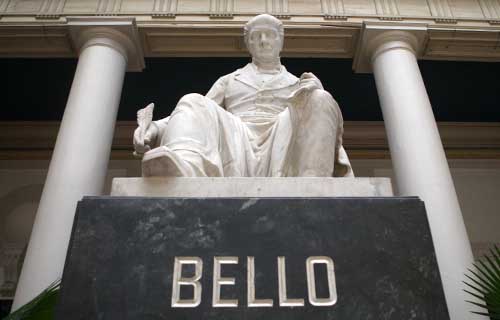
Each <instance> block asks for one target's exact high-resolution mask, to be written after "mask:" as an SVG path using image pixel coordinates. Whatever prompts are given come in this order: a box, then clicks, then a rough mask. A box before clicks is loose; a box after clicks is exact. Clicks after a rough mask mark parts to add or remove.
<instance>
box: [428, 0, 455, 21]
mask: <svg viewBox="0 0 500 320" xmlns="http://www.w3.org/2000/svg"><path fill="white" fill-rule="evenodd" d="M448 1H449V0H427V4H428V5H429V9H430V11H431V15H432V17H434V21H436V22H438V23H450V24H453V23H457V19H456V18H455V17H454V16H453V12H452V11H451V7H450V3H449V2H448Z"/></svg>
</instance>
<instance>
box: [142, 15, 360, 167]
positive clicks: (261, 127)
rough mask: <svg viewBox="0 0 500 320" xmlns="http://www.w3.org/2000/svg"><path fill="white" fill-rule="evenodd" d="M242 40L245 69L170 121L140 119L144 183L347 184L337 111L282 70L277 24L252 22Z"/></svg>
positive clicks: (312, 82) (318, 89)
mask: <svg viewBox="0 0 500 320" xmlns="http://www.w3.org/2000/svg"><path fill="white" fill-rule="evenodd" d="M244 37H245V43H246V45H247V47H248V50H249V51H250V53H251V55H252V62H251V63H249V64H247V65H246V66H245V67H243V68H241V69H238V70H236V71H235V72H233V73H231V74H228V75H225V76H223V77H221V78H220V79H219V80H217V82H215V84H214V85H213V86H212V88H211V89H210V91H209V92H208V93H207V94H206V95H205V96H202V95H199V94H188V95H186V96H184V97H183V98H182V99H181V100H180V101H179V103H178V104H177V106H176V108H175V110H174V111H173V112H172V114H171V115H170V117H167V118H165V119H162V120H159V121H148V120H147V118H148V117H150V116H151V111H152V110H150V109H149V110H143V111H142V112H143V113H147V114H146V115H145V116H144V115H143V117H145V119H146V120H145V121H143V122H144V123H143V124H142V125H140V126H139V128H137V130H136V131H135V133H134V147H135V150H136V153H138V154H144V156H143V160H142V172H143V176H185V177H206V176H209V177H299V176H313V177H331V176H339V177H347V176H353V173H352V169H351V165H350V163H349V159H348V158H347V154H346V153H345V150H344V148H343V147H342V133H343V120H342V114H341V112H340V109H339V107H338V105H337V103H336V102H335V100H334V99H333V98H332V96H331V95H330V94H329V93H328V92H326V91H324V90H323V86H322V84H321V82H320V81H319V79H318V78H316V77H315V76H314V75H313V74H312V73H304V74H302V76H301V77H300V78H297V77H296V76H294V75H292V74H290V73H289V72H288V71H287V70H286V69H285V67H284V66H282V65H281V62H280V51H281V49H282V47H283V40H284V28H283V25H282V23H281V21H279V20H278V19H276V18H275V17H273V16H271V15H268V14H262V15H259V16H256V17H254V18H252V19H251V20H250V21H249V22H248V23H247V24H246V26H245V30H244ZM149 108H152V107H149Z"/></svg>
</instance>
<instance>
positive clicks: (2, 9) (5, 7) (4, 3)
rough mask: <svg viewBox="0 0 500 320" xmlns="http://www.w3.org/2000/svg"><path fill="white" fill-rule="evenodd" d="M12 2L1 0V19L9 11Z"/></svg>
mask: <svg viewBox="0 0 500 320" xmlns="http://www.w3.org/2000/svg"><path fill="white" fill-rule="evenodd" d="M9 2H10V0H0V17H1V15H2V13H3V12H5V11H7V7H8V6H9Z"/></svg>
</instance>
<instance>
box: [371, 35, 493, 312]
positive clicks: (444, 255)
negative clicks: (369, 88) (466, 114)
mask: <svg viewBox="0 0 500 320" xmlns="http://www.w3.org/2000/svg"><path fill="white" fill-rule="evenodd" d="M416 47H417V39H416V38H415V37H414V36H413V35H412V34H410V33H407V32H402V31H386V32H384V33H382V34H381V35H379V36H378V37H376V38H375V39H374V40H373V47H372V48H373V50H372V51H371V62H372V67H373V72H374V75H375V81H376V84H377V90H378V94H379V99H380V104H381V107H382V113H383V116H384V123H385V127H386V130H387V138H388V140H389V147H390V151H391V158H392V164H393V167H394V175H395V178H396V184H397V190H398V194H399V195H402V196H419V197H420V198H421V199H422V200H423V201H424V202H425V207H426V210H427V216H428V219H429V224H430V228H431V233H432V238H433V241H434V247H435V250H436V255H437V260H438V265H439V270H440V273H441V280H442V282H443V286H444V292H445V296H446V301H447V305H448V310H449V312H450V317H451V319H452V320H458V319H468V320H470V319H485V318H484V317H481V316H476V315H474V314H472V313H470V310H472V309H474V307H473V306H472V305H470V304H468V303H466V302H465V300H471V296H469V295H468V294H466V293H464V291H463V289H464V285H463V283H462V281H463V280H465V278H464V273H465V272H466V270H467V268H470V267H471V265H472V262H473V256H472V251H471V247H470V242H469V239H468V236H467V232H466V229H465V225H464V221H463V218H462V213H461V210H460V206H459V203H458V199H457V195H456V192H455V187H454V185H453V181H452V178H451V174H450V170H449V167H448V162H447V160H446V155H445V153H444V149H443V145H442V143H441V139H440V136H439V132H438V129H437V125H436V121H435V119H434V114H433V112H432V108H431V104H430V101H429V97H428V96H427V91H426V89H425V86H424V82H423V80H422V76H421V74H420V70H419V67H418V64H417V58H416Z"/></svg>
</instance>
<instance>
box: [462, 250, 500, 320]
mask: <svg viewBox="0 0 500 320" xmlns="http://www.w3.org/2000/svg"><path fill="white" fill-rule="evenodd" d="M490 253H491V257H490V256H484V257H483V260H479V261H478V262H476V263H474V264H473V266H474V269H475V270H472V269H469V272H470V275H467V274H466V275H465V276H466V277H467V279H468V280H470V282H467V281H464V284H465V285H467V287H468V290H467V289H465V290H464V291H465V292H467V293H468V294H470V295H471V296H473V297H475V298H477V299H478V301H467V302H468V303H470V304H472V305H474V306H477V307H480V308H481V309H483V310H482V311H471V312H472V313H475V314H481V315H486V316H489V317H490V318H491V319H492V320H500V249H499V248H498V247H497V246H496V245H495V246H494V248H491V249H490Z"/></svg>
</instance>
